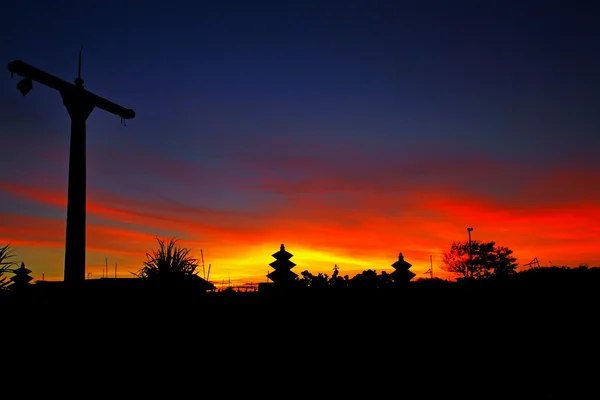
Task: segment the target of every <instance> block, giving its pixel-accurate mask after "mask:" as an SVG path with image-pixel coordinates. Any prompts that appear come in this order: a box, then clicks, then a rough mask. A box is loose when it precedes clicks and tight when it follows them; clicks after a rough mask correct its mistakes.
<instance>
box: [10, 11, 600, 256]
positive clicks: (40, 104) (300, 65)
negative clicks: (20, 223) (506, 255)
mask: <svg viewBox="0 0 600 400" xmlns="http://www.w3.org/2000/svg"><path fill="white" fill-rule="evenodd" d="M56 4H59V3H56ZM56 4H54V3H52V2H41V1H32V2H26V3H11V4H7V5H5V6H3V10H2V16H1V17H0V22H1V25H0V33H1V35H0V41H1V44H2V46H1V50H0V51H1V54H2V57H3V59H4V60H5V62H6V63H8V61H10V60H14V59H21V60H23V61H25V62H27V63H29V64H32V65H34V66H36V67H38V68H40V69H43V70H45V71H47V72H50V73H52V74H55V75H57V76H59V77H61V78H63V79H65V80H68V81H72V80H73V79H74V78H75V77H76V74H77V55H78V51H79V48H80V46H83V49H84V50H83V67H82V74H83V78H84V80H85V86H86V88H87V89H88V90H90V91H92V92H95V93H97V94H98V95H100V96H103V97H106V98H108V99H110V100H112V101H114V102H116V103H119V104H122V105H123V106H125V107H130V108H133V109H134V110H135V112H136V118H135V119H134V120H131V121H129V122H128V126H126V127H122V126H120V125H119V119H118V117H116V116H112V115H110V114H107V113H106V112H104V111H102V110H95V111H94V112H93V113H92V115H91V117H90V118H89V119H88V165H89V171H88V176H89V179H88V185H89V186H88V187H89V188H90V191H91V192H92V193H94V190H96V191H97V193H99V191H102V192H103V193H112V194H118V195H119V196H123V197H124V198H128V199H147V200H148V199H153V200H148V201H155V202H156V203H153V204H155V205H156V207H159V208H160V207H175V205H177V206H181V207H188V208H187V209H188V210H192V209H193V210H195V211H194V212H198V209H202V210H203V211H202V212H206V213H211V212H217V211H218V212H222V213H229V212H234V211H235V213H238V212H239V213H242V214H243V215H244V216H245V218H248V219H249V220H252V221H254V220H256V221H255V222H254V223H255V224H258V223H259V222H260V221H262V220H263V219H265V218H268V217H267V214H268V213H267V211H269V210H272V208H273V207H275V208H277V209H278V208H279V207H281V209H284V208H285V209H286V210H290V209H291V210H292V211H290V212H298V213H300V211H299V209H298V208H294V207H299V206H298V204H297V203H293V202H292V203H290V202H289V196H290V194H289V193H290V192H292V191H295V192H294V193H295V195H296V196H300V195H302V194H306V195H312V194H314V193H315V192H316V193H319V194H320V195H322V196H323V197H322V198H319V200H318V201H317V200H315V199H312V200H311V202H309V204H311V205H312V206H310V207H308V206H304V207H308V208H311V209H318V208H319V207H321V206H323V204H329V203H330V202H340V203H344V202H345V201H346V202H348V204H351V206H348V207H351V208H352V210H363V211H364V210H365V208H364V207H367V208H369V207H371V208H372V209H373V210H379V206H381V204H379V203H377V204H379V205H377V206H375V205H369V206H365V204H366V203H365V200H364V199H363V200H361V199H359V198H358V197H352V198H351V199H348V198H347V197H344V199H341V198H340V197H339V196H341V195H340V193H339V191H343V190H345V189H344V188H354V189H355V190H356V191H357V192H360V193H363V194H366V193H373V194H380V195H381V196H382V197H385V196H388V197H391V198H393V197H394V196H397V195H398V193H400V192H409V193H422V192H423V191H424V190H426V191H427V193H432V195H433V196H439V197H440V201H442V200H441V199H442V198H443V197H444V196H446V195H448V193H450V192H451V193H455V194H456V193H459V195H458V194H457V196H464V197H467V198H472V199H477V200H478V201H480V202H481V203H482V204H491V205H490V207H491V208H492V209H496V208H495V207H497V208H498V210H504V209H505V207H517V208H519V207H520V208H524V209H529V207H531V208H534V209H535V208H536V207H538V208H539V206H540V205H541V204H549V205H551V206H552V207H556V208H557V209H561V210H562V209H565V208H566V209H570V207H575V206H574V205H573V204H571V203H570V201H572V200H573V198H575V199H582V201H585V202H586V204H587V203H592V204H598V201H599V200H600V193H599V191H598V189H597V187H598V185H599V184H600V161H599V159H598V148H599V145H600V139H599V137H600V135H599V133H600V132H599V126H600V117H599V115H600V112H599V104H600V95H599V93H600V74H599V72H598V71H600V60H599V58H600V56H599V54H600V52H599V50H600V46H599V39H600V34H599V32H600V29H599V28H598V27H599V26H600V23H599V15H600V14H599V12H598V10H597V9H596V7H595V6H594V4H593V2H588V1H344V2H331V1H329V2H328V1H302V2H300V1H298V2H286V1H272V2H270V1H269V2H243V1H220V2H187V1H186V2H180V1H170V2H148V1H146V2H142V1H139V2H133V1H119V2H117V1H105V2H71V1H65V2H61V3H60V6H57V5H56ZM6 74H7V78H6V79H4V80H2V81H1V82H0V105H1V106H2V110H1V111H0V118H1V119H0V130H1V137H2V141H3V143H5V144H7V145H8V146H9V148H10V149H11V150H10V152H9V154H6V156H5V157H3V160H2V161H0V167H1V168H2V170H3V172H2V173H0V179H1V180H2V181H3V182H5V183H6V182H12V183H20V184H22V185H25V186H30V187H38V188H44V189H50V188H53V189H56V185H57V184H58V183H57V182H59V183H60V186H59V188H58V189H59V190H58V192H59V193H61V191H60V189H62V188H66V182H65V179H66V176H63V175H64V174H63V172H64V170H65V168H66V167H65V166H66V154H68V153H67V151H68V124H69V120H68V115H67V113H66V111H65V110H64V107H63V106H62V103H61V101H60V96H59V95H58V94H57V93H55V92H54V91H52V90H50V89H48V88H43V87H41V85H37V86H34V90H33V91H32V92H31V94H29V95H28V96H27V97H25V98H22V97H21V96H20V94H18V92H17V91H16V90H15V88H14V85H15V84H16V79H14V80H12V81H11V80H10V79H9V77H8V76H9V73H8V71H7V72H6ZM34 85H35V84H34ZM24 164H26V166H27V168H24ZM17 166H18V167H17ZM15 168H17V170H16V171H15ZM388 191H389V193H388ZM92 196H94V195H92ZM344 196H348V195H347V194H345V195H344ZM430 196H431V195H428V196H426V197H430ZM107 201H108V200H107ZM114 201H116V200H114ZM161 202H166V203H161ZM313 202H314V203H313ZM340 203H338V204H340ZM367 203H368V202H367ZM0 204H2V206H3V207H4V209H5V210H7V211H6V212H7V213H11V214H14V215H22V214H25V215H38V216H39V215H43V216H57V218H58V216H61V215H62V214H60V213H59V211H60V212H61V213H62V212H63V211H62V209H58V211H57V210H56V209H55V208H53V207H54V206H52V207H50V208H45V206H42V205H40V204H38V203H35V202H33V203H31V204H30V205H29V206H27V203H26V202H23V201H22V200H19V199H18V198H17V197H15V198H6V197H5V198H4V199H3V200H1V201H0ZM303 204H304V203H303ZM344 204H346V203H344ZM369 204H370V203H369ZM401 204H403V203H401ZM382 207H383V208H382V210H381V218H387V217H386V215H389V212H390V210H388V209H387V208H386V207H385V206H382ZM390 207H391V206H390ZM407 207H408V206H407ZM300 208H301V207H300ZM43 210H45V211H43ZM282 212H283V211H282ZM373 212H374V213H376V214H377V212H378V211H373ZM432 212H433V213H434V214H435V211H432ZM386 213H387V214H386ZM300 214H301V213H300ZM351 214H352V212H348V213H346V214H344V215H345V216H344V217H340V218H342V219H341V220H339V221H338V225H340V226H348V224H350V225H352V224H353V223H354V222H348V221H345V220H344V219H343V218H346V217H347V216H348V215H351ZM203 215H204V214H203ZM236 215H237V214H236ZM361 215H362V214H361ZM238 217H239V216H238ZM312 217H314V215H312V214H311V215H308V216H305V217H304V218H308V219H310V218H312ZM90 218H92V219H93V218H95V217H94V216H91V217H90ZM232 218H233V217H232ZM332 218H333V217H332ZM369 218H371V217H366V216H363V217H361V218H359V219H358V220H359V222H356V223H358V224H360V223H365V221H366V220H368V219H369ZM436 218H441V219H443V218H444V217H443V216H440V215H436ZM469 218H471V217H469V216H465V219H464V223H465V224H466V223H467V221H470V220H471V219H469ZM594 218H596V217H590V221H588V222H589V223H590V224H593V223H596V222H598V221H597V220H596V219H594ZM225 219H226V218H225ZM550 219H552V218H550ZM233 220H235V221H239V219H237V217H236V218H233ZM273 220H274V221H277V217H273ZM219 221H221V222H219V223H220V224H222V225H219V227H220V228H219V229H221V228H222V229H225V230H227V229H237V228H236V227H235V224H234V223H233V222H232V223H227V222H223V221H224V219H220V220H219ZM360 221H362V222H360ZM105 222H106V221H105ZM113 222H114V221H113ZM121 222H122V221H121ZM476 222H479V221H476ZM106 223H108V222H106ZM114 223H117V222H114ZM248 224H249V225H251V223H250V222H248ZM459 224H463V222H462V220H461V222H459ZM463 228H464V227H463V226H462V225H460V226H459V228H457V230H458V231H460V232H462V231H463V230H464V229H463ZM131 229H134V228H131ZM135 229H142V230H145V231H148V232H150V231H152V229H154V230H156V229H157V228H156V227H145V228H142V227H139V226H138V227H135ZM164 229H165V232H166V233H167V234H169V233H171V234H176V235H182V232H181V231H179V230H177V229H176V228H172V229H171V228H168V227H165V228H164ZM445 229H446V228H443V229H442V230H445ZM447 229H450V228H447ZM586 229H587V228H586ZM507 230H508V231H510V229H507ZM502 235H504V233H501V232H497V231H494V228H492V227H490V228H489V239H495V238H497V237H503V236H502ZM6 236H7V238H8V236H10V235H8V234H7V235H6ZM595 238H596V239H597V238H598V237H597V236H596V237H595ZM434 239H437V240H438V241H439V242H435V243H439V247H440V248H444V247H445V246H446V244H447V243H446V242H443V240H446V241H451V238H446V237H443V238H442V237H434V238H433V239H432V240H434ZM198 240H200V239H198ZM515 243H521V242H519V241H516V242H515ZM509 244H510V243H509ZM318 246H319V244H318V243H313V244H312V247H313V248H314V247H318ZM344 246H345V245H341V244H340V246H339V247H340V248H343V247H344ZM427 246H429V248H432V247H435V246H437V244H433V242H432V243H429V244H428V245H427ZM427 246H426V247H427ZM517 246H518V245H517ZM595 250H597V249H591V250H590V249H588V250H586V251H587V252H591V253H594V251H595ZM393 253H396V251H395V250H394V251H393ZM528 254H529V253H528ZM586 254H587V253H586ZM421 256H422V255H421V254H420V253H419V254H418V255H417V256H416V257H421ZM596 259H600V256H599V257H596ZM525 261H526V260H523V262H525ZM565 262H566V261H565ZM572 262H575V261H572Z"/></svg>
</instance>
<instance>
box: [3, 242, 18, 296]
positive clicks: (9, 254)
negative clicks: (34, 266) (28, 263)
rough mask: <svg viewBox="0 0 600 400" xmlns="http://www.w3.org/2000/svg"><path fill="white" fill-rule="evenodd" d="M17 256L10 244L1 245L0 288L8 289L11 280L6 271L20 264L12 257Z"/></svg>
mask: <svg viewBox="0 0 600 400" xmlns="http://www.w3.org/2000/svg"><path fill="white" fill-rule="evenodd" d="M14 256H15V254H14V252H13V249H12V247H11V245H10V244H7V245H4V246H2V247H0V289H6V288H7V286H8V285H9V284H10V283H11V281H8V280H7V277H6V276H4V273H6V272H11V271H12V270H11V268H12V267H15V266H18V265H19V263H18V262H17V261H11V260H10V259H11V258H13V257H14Z"/></svg>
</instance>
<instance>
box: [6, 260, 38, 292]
mask: <svg viewBox="0 0 600 400" xmlns="http://www.w3.org/2000/svg"><path fill="white" fill-rule="evenodd" d="M30 273H31V270H29V269H27V268H25V263H23V262H22V263H21V266H20V267H19V268H17V269H15V270H14V271H13V274H14V275H13V276H11V278H10V280H11V281H12V285H10V286H9V287H10V288H11V289H13V290H15V289H17V290H19V289H21V288H23V287H26V286H29V282H31V280H32V279H33V277H31V276H29V274H30Z"/></svg>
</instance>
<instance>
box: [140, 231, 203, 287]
mask: <svg viewBox="0 0 600 400" xmlns="http://www.w3.org/2000/svg"><path fill="white" fill-rule="evenodd" d="M156 240H157V241H158V244H159V248H158V250H155V251H153V252H152V254H150V253H146V258H147V259H146V261H144V267H143V268H142V269H140V270H139V271H137V272H132V274H133V275H135V276H137V277H138V278H145V279H150V280H153V281H156V282H160V283H180V282H183V281H190V280H191V279H200V280H202V278H200V277H199V276H198V275H196V268H197V267H198V260H197V259H196V258H194V257H192V256H191V255H190V249H187V248H185V247H180V246H178V245H177V240H175V239H171V240H170V241H169V242H168V243H166V244H165V241H164V240H161V239H158V238H157V239H156Z"/></svg>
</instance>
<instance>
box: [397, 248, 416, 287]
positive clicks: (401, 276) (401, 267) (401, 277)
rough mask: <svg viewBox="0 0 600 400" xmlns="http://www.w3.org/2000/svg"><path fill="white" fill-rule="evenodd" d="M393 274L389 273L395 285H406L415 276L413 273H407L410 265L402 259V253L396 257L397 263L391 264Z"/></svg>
mask: <svg viewBox="0 0 600 400" xmlns="http://www.w3.org/2000/svg"><path fill="white" fill-rule="evenodd" d="M392 267H394V270H395V271H394V272H392V273H391V275H392V279H393V280H394V282H395V283H407V282H410V280H411V279H412V278H413V277H414V276H415V275H416V274H415V273H414V272H412V271H409V269H410V267H412V264H411V263H409V262H407V261H406V260H405V259H404V256H403V255H402V253H400V255H399V256H398V261H396V262H395V263H393V264H392Z"/></svg>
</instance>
